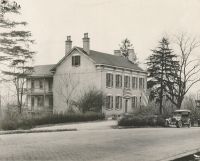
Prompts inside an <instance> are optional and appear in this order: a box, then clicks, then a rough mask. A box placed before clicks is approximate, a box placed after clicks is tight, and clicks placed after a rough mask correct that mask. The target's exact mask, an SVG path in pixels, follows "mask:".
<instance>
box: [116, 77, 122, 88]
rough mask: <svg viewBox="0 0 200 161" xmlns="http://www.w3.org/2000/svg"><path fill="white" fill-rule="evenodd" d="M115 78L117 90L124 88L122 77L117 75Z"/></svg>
mask: <svg viewBox="0 0 200 161" xmlns="http://www.w3.org/2000/svg"><path fill="white" fill-rule="evenodd" d="M115 78H116V82H115V83H116V84H115V86H116V88H121V87H122V76H121V75H119V74H117V75H116V76H115Z"/></svg>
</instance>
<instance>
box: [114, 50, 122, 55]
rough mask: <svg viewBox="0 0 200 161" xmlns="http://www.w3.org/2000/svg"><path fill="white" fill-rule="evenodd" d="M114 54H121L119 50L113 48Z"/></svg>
mask: <svg viewBox="0 0 200 161" xmlns="http://www.w3.org/2000/svg"><path fill="white" fill-rule="evenodd" d="M114 55H116V56H122V55H121V51H120V50H114Z"/></svg>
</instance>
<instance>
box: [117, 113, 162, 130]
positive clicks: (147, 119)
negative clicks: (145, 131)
mask: <svg viewBox="0 0 200 161" xmlns="http://www.w3.org/2000/svg"><path fill="white" fill-rule="evenodd" d="M164 125H165V119H164V118H163V117H162V116H141V115H140V116H133V117H132V118H129V119H127V118H122V119H121V120H119V121H118V126H135V127H145V126H164Z"/></svg>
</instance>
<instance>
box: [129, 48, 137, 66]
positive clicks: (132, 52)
mask: <svg viewBox="0 0 200 161" xmlns="http://www.w3.org/2000/svg"><path fill="white" fill-rule="evenodd" d="M128 54H129V56H128V59H129V60H130V61H131V62H132V63H136V62H135V61H136V55H135V51H134V49H129V50H128Z"/></svg>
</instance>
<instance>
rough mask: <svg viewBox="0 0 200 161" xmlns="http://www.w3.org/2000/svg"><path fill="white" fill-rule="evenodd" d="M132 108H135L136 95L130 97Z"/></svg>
mask: <svg viewBox="0 0 200 161" xmlns="http://www.w3.org/2000/svg"><path fill="white" fill-rule="evenodd" d="M132 108H137V97H135V96H134V97H132Z"/></svg>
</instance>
